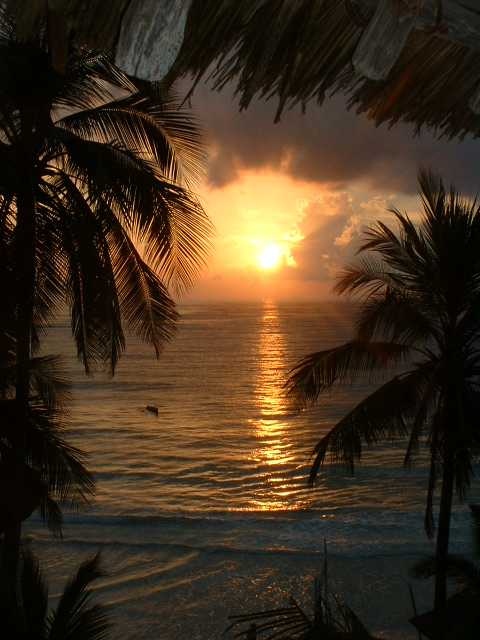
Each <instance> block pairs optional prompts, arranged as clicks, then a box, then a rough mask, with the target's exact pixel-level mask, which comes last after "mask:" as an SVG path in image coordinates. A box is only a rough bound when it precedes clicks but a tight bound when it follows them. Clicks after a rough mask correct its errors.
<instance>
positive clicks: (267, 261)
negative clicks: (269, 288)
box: [258, 244, 282, 269]
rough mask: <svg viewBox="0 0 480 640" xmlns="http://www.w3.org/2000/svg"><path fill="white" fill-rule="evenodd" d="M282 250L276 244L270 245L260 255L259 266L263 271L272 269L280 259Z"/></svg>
mask: <svg viewBox="0 0 480 640" xmlns="http://www.w3.org/2000/svg"><path fill="white" fill-rule="evenodd" d="M281 253H282V252H281V249H280V247H278V246H277V245H276V244H269V245H267V246H266V247H264V248H263V249H262V251H261V252H260V253H259V254H258V264H259V265H260V266H261V267H262V269H271V268H272V267H274V266H275V265H276V264H277V262H278V261H279V259H280V256H281Z"/></svg>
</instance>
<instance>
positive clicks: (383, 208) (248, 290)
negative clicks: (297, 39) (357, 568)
mask: <svg viewBox="0 0 480 640" xmlns="http://www.w3.org/2000/svg"><path fill="white" fill-rule="evenodd" d="M192 102H193V110H194V113H195V114H196V115H197V116H198V118H199V119H200V121H201V122H202V123H203V125H204V127H205V128H206V132H207V136H208V140H209V162H208V167H207V174H206V177H205V181H204V184H203V186H202V187H201V190H200V193H199V196H200V198H201V200H202V204H203V206H204V208H205V209H206V211H207V212H208V214H209V216H210V217H211V219H212V220H213V222H214V224H215V226H216V229H217V238H216V240H215V255H214V258H213V259H212V261H211V262H210V265H209V268H208V271H207V272H206V273H205V274H203V276H202V277H201V278H200V279H199V281H198V282H197V284H196V285H195V286H194V287H193V289H192V290H191V291H190V293H189V294H187V296H186V297H187V299H253V298H256V299H258V298H291V299H299V298H302V299H304V298H315V299H319V298H322V297H325V296H328V295H329V292H330V290H331V287H332V285H333V278H334V276H335V274H336V273H337V272H338V270H339V269H340V268H341V267H342V266H343V265H344V264H345V263H346V262H348V261H349V259H350V258H351V257H352V256H353V254H354V251H355V248H356V247H357V246H358V240H359V238H360V237H361V229H362V227H363V226H364V225H366V224H369V223H371V222H372V221H375V220H377V219H382V220H383V221H384V222H388V221H392V223H393V225H394V222H393V217H392V215H391V214H390V213H388V208H389V207H391V206H395V207H397V208H398V209H400V211H402V212H403V211H408V212H409V214H412V217H413V216H415V214H416V213H418V212H419V211H420V209H421V202H420V199H419V197H418V192H417V183H416V171H417V167H419V166H422V167H431V168H432V169H433V170H435V171H438V172H439V173H440V174H441V175H442V177H443V179H444V181H445V183H446V184H450V182H453V183H454V184H455V185H456V186H457V187H458V188H459V189H461V190H462V191H463V192H464V193H465V195H476V192H477V190H478V188H479V187H480V153H479V152H480V142H479V141H476V140H469V139H467V140H466V141H464V142H462V143H458V142H457V141H451V142H447V141H444V140H441V141H439V140H437V139H435V138H434V137H433V135H432V134H431V133H430V132H428V131H426V132H422V135H421V136H420V137H413V131H412V129H411V128H409V127H407V126H406V125H399V126H398V127H395V128H393V129H390V130H389V129H387V128H386V127H384V128H382V127H380V128H378V129H376V128H375V127H374V126H373V124H372V123H371V122H369V121H368V120H367V119H366V117H365V116H363V115H362V116H356V115H354V114H352V113H349V112H347V110H346V109H345V105H344V102H343V99H342V98H333V99H332V98H331V99H330V100H329V101H328V100H327V102H326V103H325V104H324V105H323V106H322V108H319V107H317V106H316V105H315V104H314V103H313V102H312V104H311V105H310V106H309V108H308V109H307V113H306V114H305V115H302V113H301V111H300V110H299V109H296V110H292V111H291V112H286V113H285V114H284V115H283V116H282V120H281V122H280V123H278V124H273V113H274V110H275V104H273V103H272V104H270V103H265V102H264V101H263V102H257V103H254V104H252V105H251V106H250V107H249V108H248V109H247V111H245V112H242V113H239V112H238V108H237V106H236V103H235V101H233V100H232V98H231V96H230V95H228V93H227V92H226V91H223V92H222V93H220V94H218V93H216V92H211V91H210V90H209V89H208V88H206V87H199V88H197V89H196V93H195V94H194V99H193V101H192ZM265 251H267V254H268V255H267V254H264V256H263V260H262V258H261V254H262V252H265ZM275 254H278V260H277V262H276V263H275V264H273V265H272V266H266V263H271V262H273V261H274V256H275ZM262 262H263V264H264V266H262Z"/></svg>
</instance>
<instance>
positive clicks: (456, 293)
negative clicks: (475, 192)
mask: <svg viewBox="0 0 480 640" xmlns="http://www.w3.org/2000/svg"><path fill="white" fill-rule="evenodd" d="M418 178H419V184H420V191H421V197H422V202H423V208H424V211H423V215H422V219H421V224H420V226H419V228H417V227H416V226H415V225H414V224H413V223H412V222H411V220H410V219H409V217H408V216H407V215H402V214H401V213H400V212H398V211H397V210H395V209H393V210H392V212H393V213H394V214H395V216H396V218H397V221H398V224H399V228H400V233H399V235H396V234H395V233H394V232H393V231H392V230H391V229H390V228H389V227H387V226H386V225H385V224H384V223H382V222H380V221H379V222H377V223H376V224H375V225H372V226H371V227H369V228H368V230H367V231H366V232H365V235H366V239H365V241H364V242H363V244H362V245H361V246H360V249H359V252H358V253H359V255H358V256H357V258H356V259H355V260H354V262H353V263H352V264H351V265H350V266H349V267H347V268H346V269H345V271H343V272H342V273H341V274H340V276H339V279H338V281H337V283H336V285H335V288H334V291H335V292H336V293H338V294H344V295H346V296H347V297H353V296H356V295H359V296H360V297H363V302H362V304H361V306H360V308H359V312H358V319H357V323H356V334H355V337H354V339H353V340H352V341H351V342H349V343H347V344H345V345H343V346H340V347H338V348H334V349H329V350H327V351H322V352H318V353H313V354H311V355H308V356H306V357H304V358H303V359H302V360H301V361H300V362H299V363H298V364H297V365H296V367H295V368H294V370H293V371H292V375H291V377H290V379H289V380H288V382H287V390H288V391H287V392H288V395H289V396H290V397H291V398H292V399H293V400H294V401H295V402H296V403H297V405H298V406H299V407H302V406H305V405H308V404H310V403H312V402H315V401H316V400H317V398H318V396H319V395H320V394H321V393H324V392H325V391H327V390H329V389H330V388H331V387H332V385H333V384H334V383H336V382H337V383H339V384H342V383H347V382H353V381H355V380H357V379H358V378H361V377H365V376H366V377H367V378H368V379H370V380H372V381H374V380H375V379H379V380H380V381H381V384H380V386H379V387H378V388H377V389H376V390H375V391H374V392H373V393H371V395H369V396H368V397H367V398H366V399H365V400H363V401H362V402H361V403H360V404H358V405H357V406H356V407H355V408H354V409H353V410H352V411H350V412H349V413H348V414H347V415H346V416H345V417H344V418H343V419H342V420H340V421H339V422H338V423H337V424H336V425H335V426H334V427H333V428H332V429H331V430H330V431H329V432H328V433H327V434H326V435H325V436H324V437H323V438H322V439H321V440H320V442H319V443H318V444H317V446H316V448H315V451H314V454H313V455H314V456H315V458H314V462H313V465H312V468H311V473H310V481H311V482H314V480H315V478H316V476H317V474H318V472H319V469H320V467H321V466H322V465H323V462H324V460H325V457H326V454H327V452H328V451H330V452H331V454H332V456H333V459H334V460H335V461H339V462H343V463H345V464H346V465H347V466H348V467H349V468H350V470H351V471H352V472H353V470H354V465H355V462H356V461H360V459H361V456H362V453H363V446H364V445H366V446H367V447H370V446H372V445H373V444H375V443H376V442H378V441H380V440H390V441H393V440H398V439H399V438H404V439H406V440H407V442H408V445H407V451H406V455H405V465H407V466H408V465H409V464H410V463H411V462H412V460H413V458H414V455H415V454H416V453H417V451H418V449H419V445H420V442H421V439H422V438H426V446H427V447H428V454H429V457H430V472H429V481H428V490H427V505H426V515H425V528H426V531H427V533H428V535H429V536H430V537H432V536H433V534H434V528H435V523H434V519H433V498H434V492H435V488H436V484H437V481H438V480H439V479H441V495H440V505H439V514H438V524H437V540H436V545H437V546H436V571H435V597H434V609H435V616H436V624H437V631H436V632H437V637H438V638H442V637H444V634H445V626H444V625H443V615H444V612H445V603H446V599H447V592H446V571H447V554H448V540H449V531H450V514H451V509H452V500H453V496H454V493H456V494H457V495H458V496H459V498H460V499H464V498H465V496H466V495H467V492H468V490H469V487H470V482H471V479H472V477H473V475H474V467H473V463H474V460H475V458H476V456H477V455H478V453H479V450H480V424H479V422H478V415H480V393H479V386H478V385H479V373H480V369H479V362H480V360H479V356H480V344H479V341H478V338H479V332H480V208H479V207H478V206H477V204H476V203H475V202H473V203H472V202H469V201H466V200H464V199H462V198H460V197H459V195H458V194H457V193H456V191H455V189H454V188H453V187H452V188H451V189H450V191H449V192H448V193H447V192H446V190H445V188H444V186H443V183H442V181H441V179H440V178H438V177H437V176H434V175H433V174H432V173H431V172H426V171H424V170H421V171H419V175H418ZM392 367H394V368H395V367H396V369H395V371H396V373H395V374H394V375H392V377H389V378H388V380H387V381H386V382H385V378H384V376H385V373H386V372H387V373H388V372H390V373H391V369H390V368H392ZM377 374H378V376H379V377H378V376H377ZM376 376H377V378H375V377H376ZM382 376H383V380H382Z"/></svg>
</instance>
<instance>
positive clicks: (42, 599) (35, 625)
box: [20, 548, 48, 638]
mask: <svg viewBox="0 0 480 640" xmlns="http://www.w3.org/2000/svg"><path fill="white" fill-rule="evenodd" d="M21 563H22V570H21V573H20V597H21V606H22V611H23V617H24V620H25V626H26V629H25V637H27V638H38V637H39V632H40V633H42V635H43V633H45V622H46V617H47V607H48V588H47V585H46V583H45V580H44V577H43V573H42V570H41V569H40V565H39V563H38V560H37V558H36V556H35V555H34V554H33V553H32V552H31V551H30V550H29V549H28V548H27V549H23V550H22V559H21ZM40 637H42V636H40Z"/></svg>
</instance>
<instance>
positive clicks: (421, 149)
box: [192, 85, 480, 195]
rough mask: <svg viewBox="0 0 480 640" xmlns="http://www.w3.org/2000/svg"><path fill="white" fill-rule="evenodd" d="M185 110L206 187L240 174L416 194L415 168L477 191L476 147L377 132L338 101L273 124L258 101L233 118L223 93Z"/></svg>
mask: <svg viewBox="0 0 480 640" xmlns="http://www.w3.org/2000/svg"><path fill="white" fill-rule="evenodd" d="M192 105H193V108H194V110H195V112H196V113H197V114H198V115H199V117H200V119H201V120H202V121H203V122H204V124H205V127H206V130H207V132H208V136H209V138H210V143H211V151H212V156H211V159H210V163H209V170H208V182H209V184H210V186H212V187H216V188H222V187H224V186H226V185H228V184H229V183H232V182H235V181H236V180H237V179H238V177H239V175H240V173H241V172H242V171H249V170H254V171H278V172H280V173H284V174H287V175H289V176H290V177H292V178H294V179H301V180H304V181H305V180H306V181H311V182H315V183H320V184H323V185H328V186H329V187H330V188H335V189H345V188H346V187H347V185H349V184H351V183H352V182H361V183H363V184H364V185H366V186H367V187H368V188H369V189H371V191H372V192H373V193H391V192H402V193H405V194H413V193H417V190H418V188H417V180H416V172H417V168H418V167H419V166H422V167H431V168H432V169H433V170H434V171H438V172H440V174H441V175H442V176H443V177H444V180H445V182H446V183H448V184H450V183H451V182H453V184H455V185H456V186H457V187H458V188H459V189H460V190H462V191H464V192H465V193H466V195H475V194H476V193H477V191H478V189H479V187H480V153H479V151H480V141H479V140H473V139H471V138H468V137H467V138H466V139H465V140H464V141H462V142H459V141H456V140H452V141H448V140H445V139H441V140H438V139H436V138H435V137H434V135H433V133H432V132H430V131H428V130H425V131H422V133H421V134H420V135H418V136H414V131H413V127H412V126H410V125H406V124H398V125H396V126H394V127H392V128H390V129H389V128H388V127H387V126H383V125H382V126H381V127H378V128H376V127H375V126H374V124H373V123H372V122H371V121H369V120H368V119H367V117H366V116H365V115H364V114H361V115H356V114H355V113H354V112H353V111H347V108H346V100H345V98H344V97H343V96H341V95H336V96H334V97H331V98H327V99H326V100H325V103H324V104H323V106H322V107H318V106H317V104H316V103H315V102H314V101H311V102H310V103H309V104H308V105H307V110H306V113H305V114H302V112H301V110H300V108H294V109H293V110H291V111H286V112H284V113H283V115H282V120H281V121H280V122H279V123H277V124H274V114H275V109H276V103H275V101H274V100H272V101H266V100H261V101H257V102H253V101H252V103H251V104H250V106H249V107H248V109H247V110H246V111H243V112H242V113H239V111H238V103H237V102H236V101H235V99H234V98H232V94H231V92H229V90H228V88H225V89H223V90H222V91H221V92H216V91H212V90H211V89H210V88H209V87H208V86H206V85H199V86H198V87H197V88H196V89H195V93H194V95H193V100H192Z"/></svg>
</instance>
